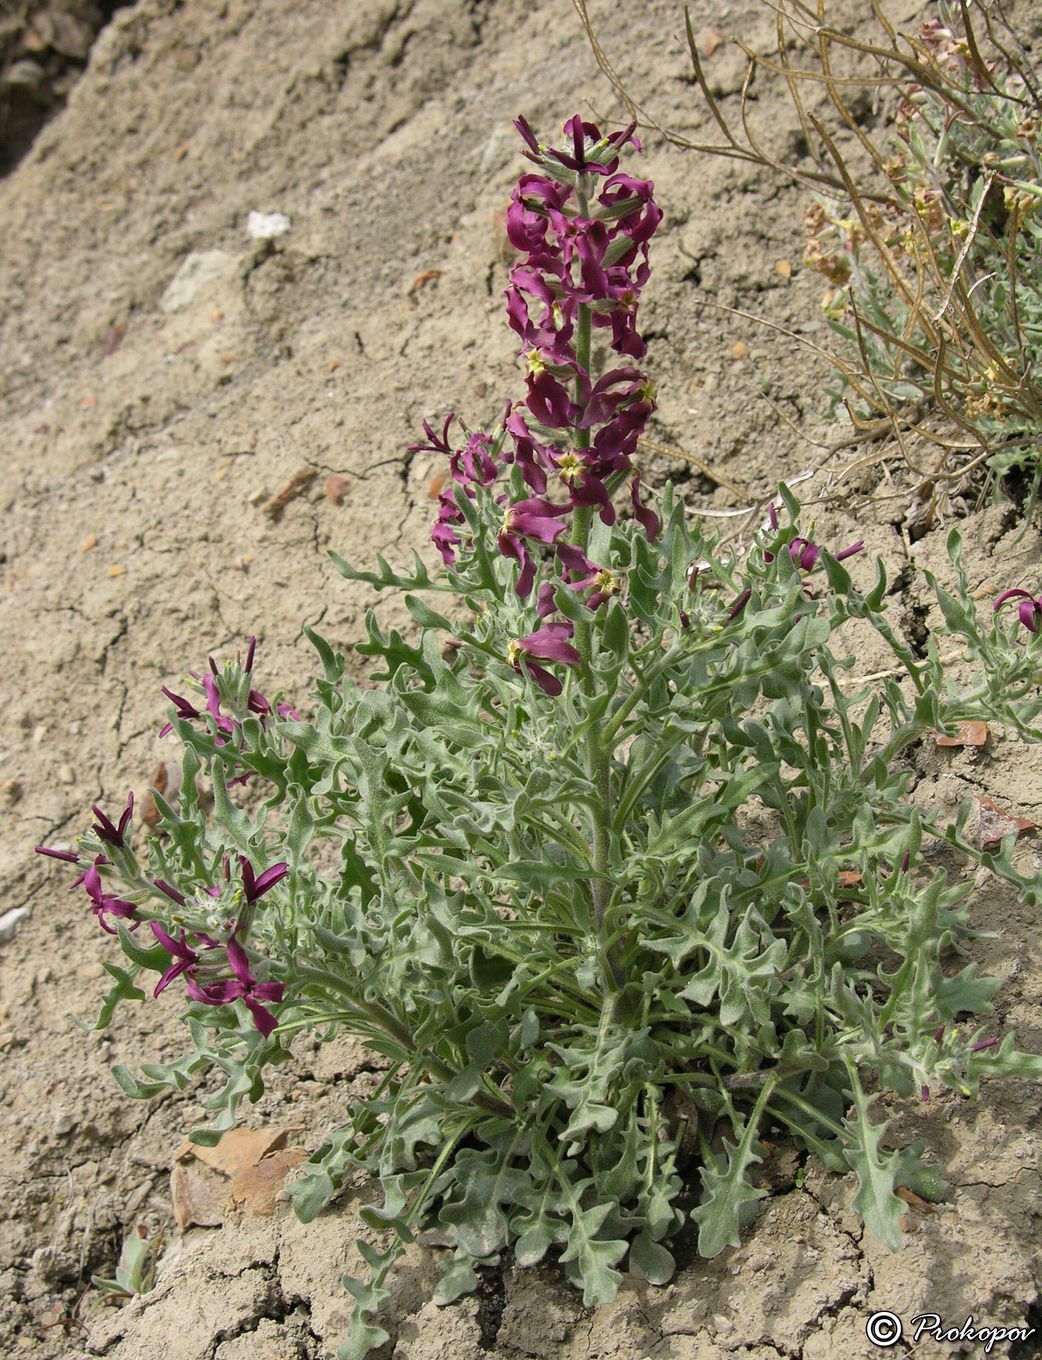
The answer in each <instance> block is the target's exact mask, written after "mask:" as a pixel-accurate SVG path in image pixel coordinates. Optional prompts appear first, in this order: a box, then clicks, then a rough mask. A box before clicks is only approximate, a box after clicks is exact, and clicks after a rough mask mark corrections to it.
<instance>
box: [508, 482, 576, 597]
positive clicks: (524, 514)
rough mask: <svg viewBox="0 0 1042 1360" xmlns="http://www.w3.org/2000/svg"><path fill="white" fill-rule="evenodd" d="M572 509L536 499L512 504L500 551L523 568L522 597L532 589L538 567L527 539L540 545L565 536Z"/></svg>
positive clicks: (519, 583) (520, 578)
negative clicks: (565, 518)
mask: <svg viewBox="0 0 1042 1360" xmlns="http://www.w3.org/2000/svg"><path fill="white" fill-rule="evenodd" d="M570 509H571V507H570V506H567V505H554V504H553V503H552V502H551V501H546V500H542V499H540V498H538V497H532V498H530V499H529V500H526V501H518V502H517V503H516V504H515V505H511V506H510V507H509V508H508V509H507V512H506V514H505V515H504V516H503V528H502V530H501V531H500V535H499V551H500V552H501V553H502V554H503V556H504V557H509V558H510V559H511V560H512V561H514V562H517V564H518V566H520V568H521V572H520V575H519V576H518V579H517V585H516V586H515V587H514V589H515V590H516V592H517V594H518V595H520V596H521V597H522V598H523V597H524V596H526V595H527V594H528V593H529V591H530V590H531V589H532V582H533V581H534V580H535V567H536V564H535V559H534V558H533V557H532V555H531V554H530V553H529V551H528V548H527V546H526V544H525V542H524V540H525V539H526V538H533V539H535V540H536V541H537V542H539V543H553V542H554V541H555V539H557V538H560V536H561V534H563V533H564V528H565V526H564V525H563V524H562V523H561V516H562V515H567V514H569V513H570Z"/></svg>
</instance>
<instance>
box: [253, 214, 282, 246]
mask: <svg viewBox="0 0 1042 1360" xmlns="http://www.w3.org/2000/svg"><path fill="white" fill-rule="evenodd" d="M292 225H293V224H292V223H291V222H290V220H289V218H288V217H287V216H286V214H285V213H280V212H273V213H262V212H251V213H250V215H249V217H248V218H247V219H246V234H247V236H249V238H250V239H251V240H252V241H274V239H275V237H276V236H285V234H286V232H287V231H289V229H290V227H291V226H292Z"/></svg>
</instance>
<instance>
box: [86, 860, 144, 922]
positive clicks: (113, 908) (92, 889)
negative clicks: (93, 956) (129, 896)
mask: <svg viewBox="0 0 1042 1360" xmlns="http://www.w3.org/2000/svg"><path fill="white" fill-rule="evenodd" d="M83 886H84V887H85V888H86V889H87V896H88V897H89V898H90V900H91V903H92V910H93V912H94V915H95V916H96V917H97V918H98V925H99V926H101V928H102V930H104V931H105V932H106V933H107V934H109V935H115V934H116V932H115V931H114V930H113V929H112V927H111V926H108V925H106V924H105V917H106V916H115V917H117V918H118V919H120V920H124V921H133V922H134V924H133V925H132V926H131V927H130V929H131V930H136V929H137V927H138V926H139V925H140V924H141V922H140V921H139V920H138V919H137V908H136V907H135V906H134V904H133V902H127V901H125V900H124V899H123V898H122V897H117V896H116V895H115V893H107V892H105V890H104V888H103V887H102V882H101V874H100V873H99V871H98V866H97V864H92V865H91V866H90V868H89V869H87V870H86V872H85V873H84V875H83Z"/></svg>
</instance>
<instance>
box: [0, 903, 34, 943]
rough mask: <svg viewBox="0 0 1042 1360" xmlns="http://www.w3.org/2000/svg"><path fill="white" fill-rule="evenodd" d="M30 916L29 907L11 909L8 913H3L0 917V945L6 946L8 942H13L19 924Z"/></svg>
mask: <svg viewBox="0 0 1042 1360" xmlns="http://www.w3.org/2000/svg"><path fill="white" fill-rule="evenodd" d="M31 915H32V911H31V909H30V908H29V907H12V908H11V910H10V911H5V912H4V914H3V916H0V944H7V943H8V941H9V940H13V939H14V933H15V931H16V930H17V929H18V926H19V924H20V922H22V921H24V920H25V918H26V917H27V916H31Z"/></svg>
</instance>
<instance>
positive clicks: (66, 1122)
mask: <svg viewBox="0 0 1042 1360" xmlns="http://www.w3.org/2000/svg"><path fill="white" fill-rule="evenodd" d="M75 1127H76V1121H75V1119H73V1117H72V1115H71V1114H67V1113H64V1112H63V1113H62V1114H59V1115H56V1116H55V1119H54V1132H55V1133H56V1134H57V1135H58V1137H59V1138H64V1137H65V1135H66V1134H67V1133H71V1132H72V1131H73V1129H74V1128H75Z"/></svg>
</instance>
